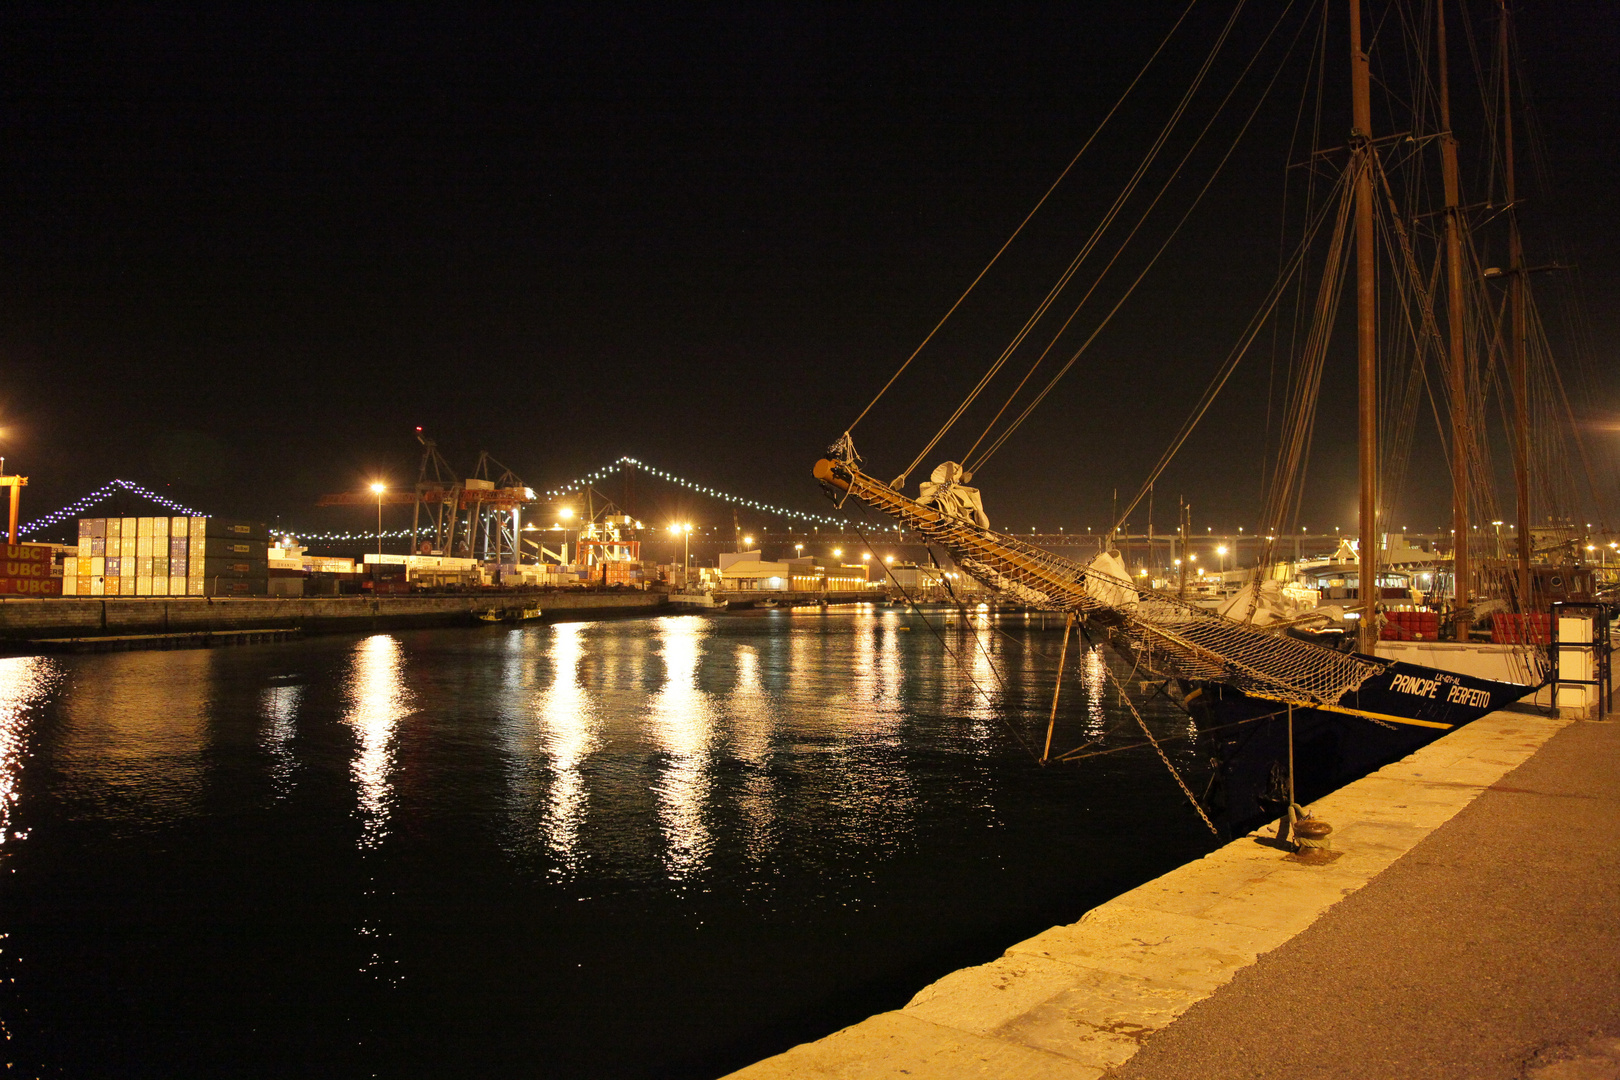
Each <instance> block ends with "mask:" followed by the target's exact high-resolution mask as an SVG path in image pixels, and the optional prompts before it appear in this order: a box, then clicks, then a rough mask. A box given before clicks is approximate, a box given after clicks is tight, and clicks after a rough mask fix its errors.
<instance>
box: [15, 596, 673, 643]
mask: <svg viewBox="0 0 1620 1080" xmlns="http://www.w3.org/2000/svg"><path fill="white" fill-rule="evenodd" d="M523 604H535V605H538V606H539V607H540V609H541V611H542V612H544V617H545V618H546V619H570V618H593V617H596V616H599V615H639V614H647V613H650V612H654V611H659V610H663V609H664V607H665V604H666V601H665V598H664V595H663V594H662V593H644V592H601V593H593V592H561V591H559V592H541V593H521V594H520V593H514V594H510V595H502V594H487V593H486V594H479V593H466V594H447V595H433V594H419V595H409V596H378V597H370V596H317V597H285V598H281V597H274V596H272V597H229V598H226V597H215V598H204V597H186V596H174V597H161V596H154V597H131V598H121V597H108V598H101V597H55V598H45V599H11V598H7V599H0V642H10V643H12V644H14V645H21V644H24V643H26V642H27V641H29V640H32V639H39V638H73V637H106V636H111V635H134V634H180V633H210V632H218V631H222V630H276V629H291V628H295V627H296V628H300V629H302V630H303V631H304V632H305V633H320V632H325V631H345V630H387V629H399V628H403V627H409V626H434V625H446V624H464V623H470V622H471V621H472V617H473V615H474V614H475V613H477V612H480V611H488V610H489V609H490V608H491V607H496V608H512V607H517V606H521V605H523Z"/></svg>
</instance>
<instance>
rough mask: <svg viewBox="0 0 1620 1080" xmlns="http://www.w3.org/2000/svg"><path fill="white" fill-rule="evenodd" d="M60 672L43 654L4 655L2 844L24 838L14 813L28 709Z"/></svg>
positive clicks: (0, 677)
mask: <svg viewBox="0 0 1620 1080" xmlns="http://www.w3.org/2000/svg"><path fill="white" fill-rule="evenodd" d="M60 676H61V672H60V670H59V669H58V668H57V666H56V665H55V663H53V662H52V661H50V660H48V659H46V658H45V657H42V656H8V657H5V658H4V659H0V846H3V845H4V844H5V843H6V841H8V840H20V839H22V836H20V835H17V836H14V835H13V834H12V831H11V816H12V808H13V807H15V806H16V804H17V799H18V798H19V796H20V792H19V791H18V784H19V783H20V781H21V779H22V769H23V759H24V757H25V756H26V754H27V750H28V713H29V710H30V709H31V708H32V707H33V706H34V705H36V704H37V703H38V702H39V701H41V700H42V699H43V698H44V697H45V695H46V694H48V693H49V692H50V690H51V688H52V687H53V686H54V685H55V684H56V682H57V680H58V678H60Z"/></svg>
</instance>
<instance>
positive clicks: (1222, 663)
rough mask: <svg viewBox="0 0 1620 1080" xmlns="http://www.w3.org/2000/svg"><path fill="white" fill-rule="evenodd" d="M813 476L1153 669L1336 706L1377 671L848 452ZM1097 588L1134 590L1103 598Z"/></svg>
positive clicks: (1007, 591) (1002, 588)
mask: <svg viewBox="0 0 1620 1080" xmlns="http://www.w3.org/2000/svg"><path fill="white" fill-rule="evenodd" d="M816 478H817V479H819V480H821V481H822V482H823V483H824V484H827V485H829V486H830V487H831V488H833V489H836V490H837V491H838V492H840V493H841V494H842V493H847V495H849V496H853V497H854V498H856V499H859V500H860V501H861V502H862V503H863V504H865V505H866V506H869V507H871V508H872V509H874V510H877V511H880V512H882V513H885V514H888V515H890V516H892V517H894V518H896V519H898V520H899V521H900V523H901V524H902V525H904V526H906V527H907V528H910V529H913V530H915V531H916V532H918V533H920V534H922V536H923V537H925V538H926V539H927V540H928V541H929V542H930V543H934V544H938V545H939V546H940V547H942V548H944V549H945V550H946V551H947V552H949V553H950V555H951V558H953V559H955V560H956V563H957V565H959V566H960V567H961V568H962V569H963V570H964V571H965V572H966V573H968V574H971V575H972V576H973V577H974V578H975V579H977V580H978V581H980V582H982V583H983V584H984V585H986V586H987V587H989V588H991V589H993V590H995V591H996V592H997V593H999V594H1000V595H1002V596H1005V597H1007V598H1009V599H1012V600H1016V601H1017V602H1018V603H1021V604H1025V605H1027V606H1029V607H1033V608H1037V609H1041V610H1047V611H1063V612H1070V611H1073V612H1077V613H1081V614H1085V615H1087V616H1090V617H1093V618H1095V619H1096V621H1097V622H1099V623H1101V624H1103V625H1104V626H1106V627H1107V628H1108V630H1109V631H1110V633H1112V634H1113V635H1114V636H1115V637H1116V639H1117V640H1120V641H1121V642H1122V644H1124V645H1126V646H1127V647H1128V648H1130V649H1132V650H1133V651H1135V652H1136V653H1137V654H1138V655H1139V656H1141V657H1142V658H1143V660H1144V661H1145V662H1146V663H1147V664H1148V666H1149V667H1150V668H1152V669H1153V670H1155V671H1158V672H1161V673H1164V674H1168V675H1174V676H1178V677H1180V678H1185V679H1195V680H1205V681H1213V682H1221V683H1225V684H1227V685H1230V686H1233V687H1235V688H1236V689H1239V690H1242V691H1244V692H1246V693H1255V694H1263V695H1265V696H1267V697H1274V698H1278V699H1280V700H1283V701H1291V702H1297V703H1299V704H1301V705H1312V704H1316V705H1336V704H1338V702H1339V700H1340V699H1341V698H1343V697H1344V695H1345V694H1347V693H1349V692H1351V691H1353V690H1355V689H1357V688H1359V687H1360V686H1361V684H1362V683H1363V682H1365V681H1366V680H1367V679H1368V678H1370V677H1371V676H1373V675H1375V674H1377V673H1378V672H1379V671H1380V670H1381V668H1379V667H1378V666H1376V665H1374V664H1371V663H1368V662H1367V661H1365V660H1361V659H1358V658H1357V657H1354V656H1348V655H1346V654H1344V653H1340V652H1335V651H1334V650H1332V649H1324V648H1322V647H1321V646H1319V645H1313V644H1311V643H1310V642H1306V641H1300V640H1298V639H1296V638H1290V637H1282V636H1279V635H1277V634H1272V633H1267V632H1266V631H1264V630H1259V629H1256V628H1255V627H1252V626H1248V625H1245V624H1243V623H1237V622H1233V621H1232V620H1230V619H1227V618H1223V617H1222V616H1220V615H1216V614H1215V613H1213V612H1209V611H1205V610H1203V609H1202V608H1198V607H1195V606H1193V605H1191V604H1188V603H1185V602H1183V601H1180V600H1178V599H1176V598H1175V597H1171V596H1166V595H1164V594H1160V593H1153V592H1146V591H1144V590H1141V589H1139V588H1138V587H1137V586H1136V584H1135V583H1134V582H1132V581H1130V580H1129V579H1126V578H1120V577H1118V576H1115V575H1111V574H1107V573H1104V572H1102V571H1100V570H1098V569H1097V568H1095V567H1088V566H1082V565H1081V564H1080V563H1077V562H1075V561H1073V560H1071V559H1065V558H1063V557H1062V556H1061V555H1056V554H1053V553H1052V552H1050V551H1045V550H1043V549H1041V548H1038V547H1036V546H1034V545H1033V544H1028V543H1025V542H1024V541H1022V540H1019V539H1017V538H1016V537H1012V536H1007V535H1004V534H1002V533H998V532H994V531H992V530H990V529H985V528H981V527H980V526H979V525H977V524H976V523H973V522H969V521H965V520H962V519H960V518H955V517H951V516H949V515H947V514H944V513H941V512H940V511H938V510H935V509H933V508H932V507H927V506H923V505H921V504H919V503H917V502H915V501H914V500H912V499H909V498H907V497H906V496H905V495H903V494H901V493H900V492H898V491H896V490H895V489H894V488H892V487H890V486H889V485H888V484H885V483H882V482H881V481H878V480H874V479H872V478H871V477H869V476H867V475H866V474H865V473H863V472H861V470H860V467H859V466H858V465H856V464H855V463H854V462H853V461H851V460H836V459H834V460H830V459H823V460H822V461H820V462H818V463H817V465H816ZM1097 593H1106V594H1108V595H1110V596H1121V595H1129V596H1134V597H1137V599H1136V600H1135V601H1134V602H1127V603H1106V602H1104V601H1103V600H1102V599H1100V598H1099V597H1098V595H1097Z"/></svg>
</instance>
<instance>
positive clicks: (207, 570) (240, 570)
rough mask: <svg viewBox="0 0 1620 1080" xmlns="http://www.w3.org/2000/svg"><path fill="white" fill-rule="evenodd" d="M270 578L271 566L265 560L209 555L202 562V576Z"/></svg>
mask: <svg viewBox="0 0 1620 1080" xmlns="http://www.w3.org/2000/svg"><path fill="white" fill-rule="evenodd" d="M221 574H224V575H226V576H228V577H269V576H270V566H269V564H268V563H266V562H265V561H264V560H263V559H238V558H233V557H231V556H214V555H209V556H206V557H204V558H203V560H202V576H203V577H206V578H212V577H217V576H219V575H221Z"/></svg>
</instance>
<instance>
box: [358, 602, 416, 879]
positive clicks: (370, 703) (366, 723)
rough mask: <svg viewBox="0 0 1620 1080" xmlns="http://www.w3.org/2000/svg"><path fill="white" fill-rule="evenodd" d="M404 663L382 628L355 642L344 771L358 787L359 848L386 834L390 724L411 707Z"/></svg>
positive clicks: (389, 795) (391, 740)
mask: <svg viewBox="0 0 1620 1080" xmlns="http://www.w3.org/2000/svg"><path fill="white" fill-rule="evenodd" d="M403 666H404V665H403V663H402V658H401V649H400V644H399V642H398V641H397V640H396V639H394V638H393V637H390V636H389V635H387V634H375V635H373V636H371V637H368V638H366V639H365V640H364V641H362V642H360V644H359V645H357V646H355V650H354V660H353V666H352V668H351V670H350V673H349V680H348V712H347V714H346V715H345V716H344V718H343V720H344V723H346V724H348V725H349V726H350V727H351V728H353V729H354V732H355V735H356V738H357V745H356V748H355V755H354V761H353V763H352V764H351V766H350V769H349V771H350V774H351V775H352V776H353V777H354V780H355V783H356V784H357V785H358V787H359V789H360V792H359V811H360V848H361V850H363V851H364V850H369V849H371V848H375V847H377V846H378V845H379V844H381V843H382V841H383V838H384V837H386V836H387V835H388V815H389V811H390V810H391V808H392V806H393V798H394V795H393V773H394V728H395V727H396V726H397V725H398V724H399V721H400V720H402V719H404V717H406V716H407V715H409V714H410V711H411V693H410V691H409V690H408V689H407V688H406V686H405V680H404V674H403Z"/></svg>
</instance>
